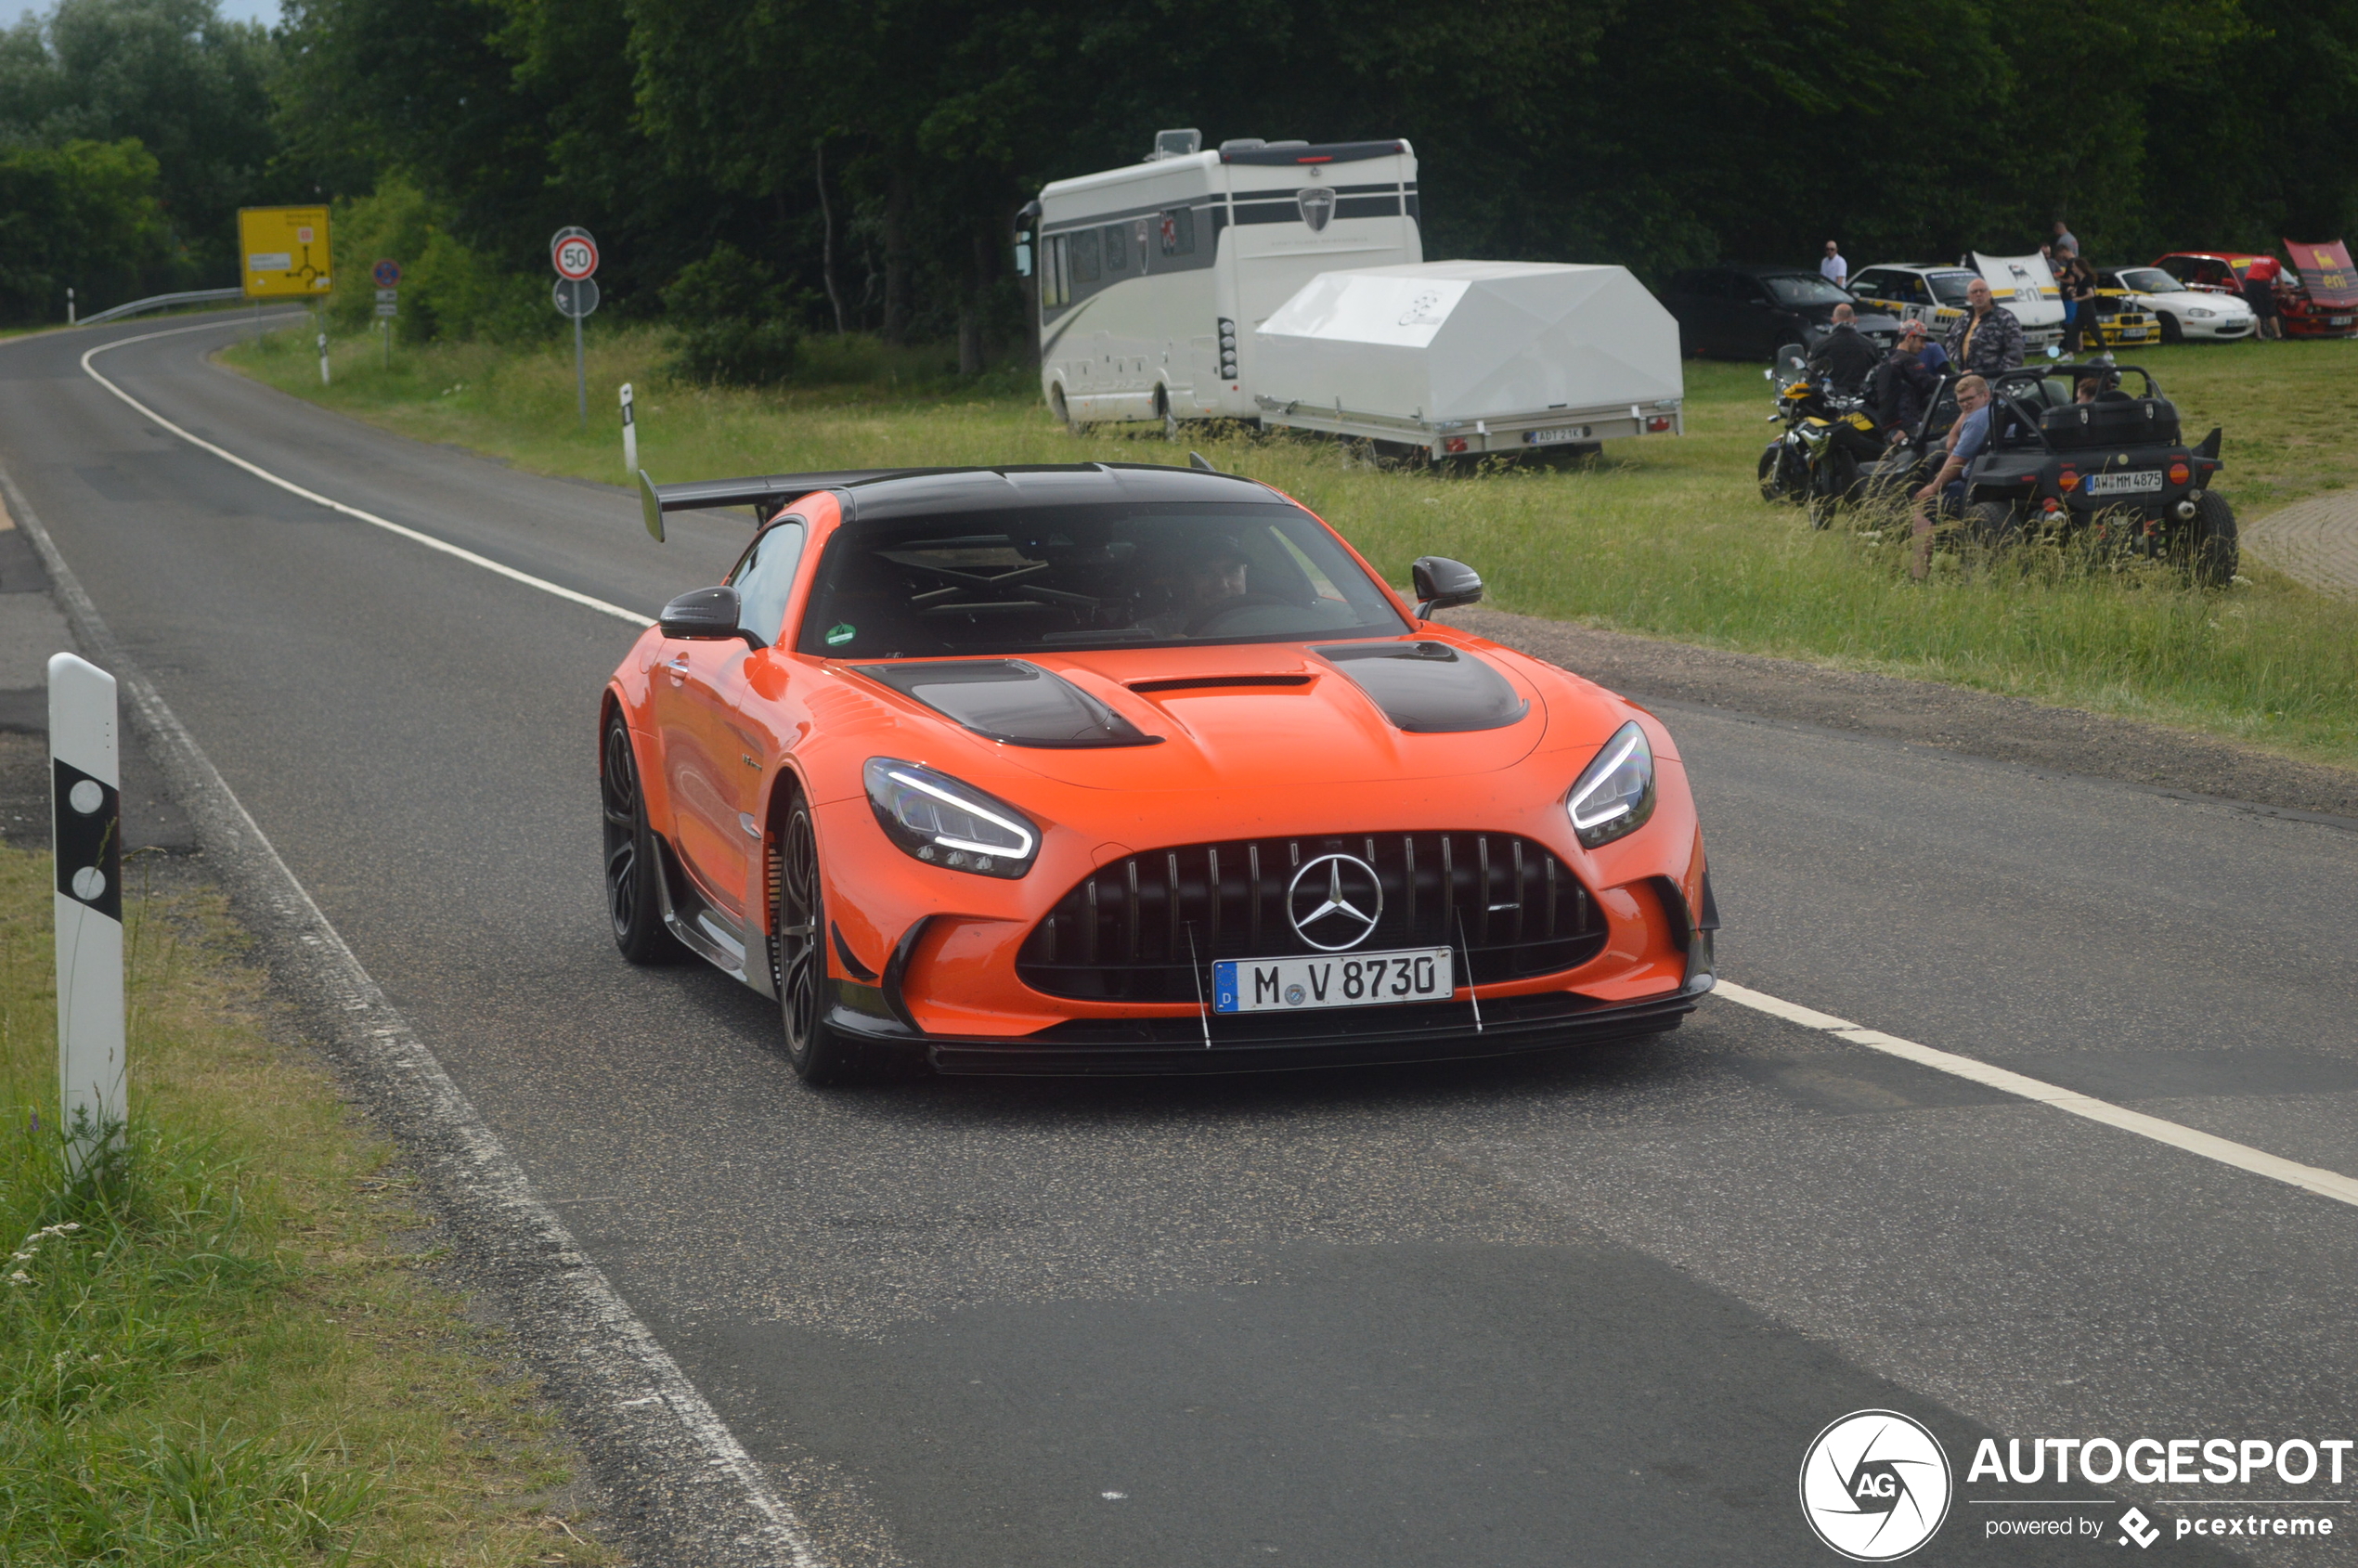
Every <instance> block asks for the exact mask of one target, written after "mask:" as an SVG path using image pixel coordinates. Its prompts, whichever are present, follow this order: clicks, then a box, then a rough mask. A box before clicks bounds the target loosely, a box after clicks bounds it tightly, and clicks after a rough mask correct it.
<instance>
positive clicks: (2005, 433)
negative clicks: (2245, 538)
mask: <svg viewBox="0 0 2358 1568" xmlns="http://www.w3.org/2000/svg"><path fill="white" fill-rule="evenodd" d="M2132 377H2133V378H2135V379H2136V380H2137V382H2141V383H2142V387H2143V390H2142V392H2140V393H2135V394H2132V393H2131V392H2129V391H2127V390H2124V388H2123V381H2124V379H2125V378H2132ZM1991 381H1992V385H1991V393H1992V396H1991V401H1990V406H1989V420H1990V434H1989V446H1988V447H1985V448H1984V449H1983V451H1982V453H1981V455H1980V456H1979V457H1977V458H1976V459H1975V460H1973V461H1972V463H1971V464H1969V465H1968V466H1967V468H1966V470H1965V473H1964V496H1963V506H1962V508H1961V509H1959V510H1961V511H1962V515H1963V522H1964V524H1965V525H1966V528H1967V529H1968V531H1969V532H1970V533H1971V534H1972V535H1973V536H1974V537H1975V538H1978V539H1980V540H1981V541H1982V542H1984V543H1987V544H1991V545H2002V544H2006V543H2009V542H2012V541H2013V540H2015V539H2017V538H2023V537H2025V536H2026V535H2029V534H2035V533H2040V532H2045V531H2055V530H2076V529H2089V530H2096V531H2099V532H2100V534H2101V537H2104V538H2107V539H2112V540H2116V541H2118V542H2119V543H2120V544H2122V545H2123V546H2125V548H2127V549H2128V550H2129V551H2131V552H2133V553H2137V554H2143V555H2148V556H2152V557H2155V558H2157V559H2163V560H2170V561H2175V562H2178V563H2180V564H2183V566H2184V567H2185V568H2186V570H2187V571H2188V572H2189V573H2190V574H2191V575H2192V576H2193V577H2194V579H2195V580H2196V582H2198V583H2201V584H2202V585H2203V586H2205V587H2207V588H2217V587H2221V586H2223V585H2224V584H2225V583H2226V582H2227V581H2228V580H2229V579H2230V578H2232V577H2234V576H2235V565H2236V561H2237V551H2236V545H2235V509H2234V508H2233V507H2231V506H2229V505H2228V504H2227V500H2226V498H2225V497H2223V496H2221V495H2220V494H2219V493H2218V492H2216V491H2215V490H2213V489H2212V488H2211V487H2210V486H2211V481H2212V480H2213V479H2214V478H2215V477H2216V476H2217V475H2218V473H2219V471H2220V469H2221V468H2222V467H2223V466H2225V465H2224V464H2223V463H2222V461H2221V460H2220V456H2219V446H2220V434H2221V433H2220V431H2219V430H2218V429H2217V428H2213V429H2212V431H2211V432H2210V434H2209V435H2206V436H2204V437H2203V439H2202V440H2201V441H2200V442H2199V443H2197V444H2196V445H2194V446H2192V447H2189V446H2187V445H2186V443H2185V441H2184V438H2183V434H2182V433H2181V432H2180V430H2179V428H2178V407H2177V405H2176V404H2174V403H2172V402H2170V400H2169V399H2168V398H2167V397H2164V396H2163V395H2162V393H2161V386H2160V383H2159V382H2156V381H2155V380H2154V378H2153V375H2152V373H2151V372H2149V371H2147V370H2146V369H2144V368H2143V367H2141V366H2136V365H2112V364H2107V363H2104V362H2102V361H2097V362H2093V363H2080V364H2055V365H2040V366H2036V367H2030V366H2026V367H2024V368H2022V369H2014V370H2007V371H2004V372H2002V373H2001V374H1999V375H1997V376H1995V377H1993V378H1991ZM2083 386H2084V387H2085V389H2086V392H2087V394H2089V395H2090V396H2089V397H2088V400H2085V401H2082V400H2081V397H2082V388H2083ZM1954 387H1955V383H1954V382H1950V384H1949V385H1947V386H1944V387H1943V388H1942V390H1941V395H1940V396H1939V397H1938V398H1937V399H1936V400H1935V402H1934V406H1933V407H1932V408H1931V409H1929V410H1928V411H1927V412H1926V414H1925V417H1924V424H1923V425H1922V426H1921V427H1920V428H1919V429H1918V430H1917V431H1915V432H1914V433H1912V434H1911V439H1910V440H1908V441H1907V442H1905V443H1904V444H1902V445H1901V446H1898V447H1894V448H1893V449H1892V450H1891V451H1889V452H1888V453H1886V454H1885V456H1884V457H1883V458H1881V459H1880V460H1877V461H1875V462H1872V463H1870V464H1867V465H1864V467H1863V469H1862V472H1861V473H1860V478H1859V486H1858V490H1857V491H1856V492H1854V493H1856V494H1860V495H1885V496H1900V495H1905V494H1907V493H1908V492H1909V491H1910V490H1912V489H1913V488H1914V487H1915V486H1919V485H1921V484H1923V483H1924V481H1925V480H1927V479H1929V478H1930V477H1931V476H1932V473H1933V472H1934V471H1935V470H1936V469H1937V467H1938V465H1939V463H1940V461H1941V459H1942V457H1943V455H1944V454H1943V447H1942V443H1941V439H1940V438H1941V436H1942V435H1943V434H1946V433H1947V431H1948V428H1949V426H1950V424H1952V423H1954V422H1955V421H1956V417H1957V399H1956V394H1955V390H1954Z"/></svg>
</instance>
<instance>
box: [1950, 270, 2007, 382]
mask: <svg viewBox="0 0 2358 1568" xmlns="http://www.w3.org/2000/svg"><path fill="white" fill-rule="evenodd" d="M1965 303H1966V304H1967V305H1971V306H1972V307H1973V308H1972V309H1971V310H1969V311H1967V312H1966V313H1965V314H1964V315H1963V316H1961V317H1958V318H1957V320H1956V322H1955V323H1954V324H1953V325H1952V326H1950V329H1949V336H1948V338H1947V340H1946V342H1945V343H1944V345H1943V346H1945V347H1946V348H1947V349H1948V350H1949V357H1950V360H1951V361H1952V362H1953V363H1954V364H1955V365H1956V367H1957V369H1960V370H1962V371H1963V372H1965V373H1967V374H1969V375H1976V376H1993V375H1996V374H1997V373H1998V372H1999V371H2001V370H2013V369H2019V368H2020V367H2021V365H2022V323H2021V322H2020V321H2018V320H2016V319H2015V313H2014V312H2013V311H2011V310H2005V309H2002V308H2001V307H2000V306H1999V304H1998V301H1997V299H1996V297H1995V296H1994V295H1992V294H1991V293H1990V292H1989V280H1988V279H1981V278H1976V279H1974V280H1973V281H1972V282H1971V283H1969V284H1967V285H1966V286H1965Z"/></svg>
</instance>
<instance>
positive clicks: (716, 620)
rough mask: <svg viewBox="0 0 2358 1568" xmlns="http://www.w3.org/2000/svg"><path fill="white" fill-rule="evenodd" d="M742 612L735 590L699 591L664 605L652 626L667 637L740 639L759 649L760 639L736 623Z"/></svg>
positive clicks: (702, 639) (708, 639)
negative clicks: (660, 614) (661, 612)
mask: <svg viewBox="0 0 2358 1568" xmlns="http://www.w3.org/2000/svg"><path fill="white" fill-rule="evenodd" d="M743 613H744V607H743V605H742V604H741V603H739V601H738V598H737V590H735V589H733V588H700V589H696V590H693V592H689V593H683V594H681V595H680V597H679V598H677V599H675V600H673V601H672V602H671V603H668V604H666V605H665V606H664V607H663V615H662V616H660V617H659V618H658V619H657V620H656V622H655V625H656V626H657V628H659V629H661V631H662V632H663V634H664V635H665V636H666V637H678V638H681V639H683V640H687V641H704V642H715V641H725V640H727V639H729V638H732V637H742V638H744V639H745V641H747V642H749V643H751V644H752V645H753V646H754V647H757V648H758V647H760V646H761V640H760V639H759V638H758V637H756V636H754V635H753V634H752V633H751V632H749V631H747V630H745V628H744V627H742V626H739V625H738V624H737V622H738V619H739V617H740V616H742V615H743Z"/></svg>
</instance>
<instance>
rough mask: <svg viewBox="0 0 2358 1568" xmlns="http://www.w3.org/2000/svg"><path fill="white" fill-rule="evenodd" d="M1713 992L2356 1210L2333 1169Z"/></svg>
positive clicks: (1757, 996) (1723, 986)
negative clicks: (2291, 1158)
mask: <svg viewBox="0 0 2358 1568" xmlns="http://www.w3.org/2000/svg"><path fill="white" fill-rule="evenodd" d="M1712 994H1713V995H1715V996H1724V997H1726V998H1727V999H1728V1000H1729V1001H1730V1002H1733V1003H1735V1004H1737V1005H1738V1006H1740V1007H1749V1008H1751V1009H1752V1010H1753V1011H1755V1012H1756V1013H1766V1014H1768V1015H1769V1016H1770V1017H1777V1018H1782V1019H1784V1020H1785V1021H1786V1022H1787V1023H1794V1024H1799V1025H1801V1026H1802V1027H1803V1028H1804V1029H1814V1030H1820V1031H1821V1032H1823V1033H1826V1034H1831V1035H1833V1037H1834V1038H1835V1039H1837V1040H1843V1041H1847V1042H1849V1043H1851V1044H1853V1045H1863V1046H1865V1047H1866V1048H1867V1049H1869V1050H1871V1051H1881V1052H1883V1053H1884V1054H1885V1056H1898V1057H1899V1058H1900V1059H1901V1060H1903V1061H1910V1062H1913V1063H1915V1064H1916V1065H1917V1066H1918V1067H1927V1068H1930V1069H1933V1070H1934V1071H1936V1072H1945V1073H1948V1074H1950V1076H1951V1077H1955V1078H1962V1079H1964V1080H1966V1081H1967V1082H1974V1083H1978V1084H1981V1085H1982V1086H1983V1087H1984V1088H1989V1089H1995V1090H1997V1091H1998V1092H1999V1093H2001V1094H2005V1095H2015V1096H2016V1097H2018V1098H2021V1099H2026V1100H2030V1101H2033V1102H2035V1103H2037V1104H2039V1105H2042V1106H2046V1107H2049V1108H2052V1109H2054V1110H2060V1111H2064V1112H2066V1113H2067V1114H2069V1115H2072V1116H2079V1117H2084V1118H2086V1119H2087V1120H2088V1121H2096V1122H2101V1123H2103V1124H2104V1125H2105V1126H2107V1127H2117V1128H2118V1129H2119V1130H2120V1131H2122V1132H2124V1133H2134V1134H2137V1135H2138V1136H2139V1137H2141V1138H2151V1139H2152V1140H2153V1141H2154V1142H2156V1143H2158V1144H2167V1145H2169V1146H2170V1147H2171V1148H2175V1149H2181V1150H2183V1151H2184V1152H2185V1153H2188V1154H2194V1155H2199V1156H2201V1157H2202V1158H2203V1159H2205V1160H2216V1161H2218V1162H2219V1163H2220V1164H2222V1165H2230V1166H2233V1167H2235V1169H2236V1170H2238V1171H2244V1172H2248V1173H2250V1174H2252V1175H2255V1176H2265V1177H2267V1178H2268V1179H2269V1180H2271V1181H2276V1182H2282V1183H2284V1184H2285V1185H2286V1186H2297V1187H2299V1188H2300V1189H2301V1190H2302V1191H2303V1192H2310V1193H2314V1194H2316V1195H2317V1196H2318V1197H2320V1198H2330V1199H2334V1200H2335V1201H2336V1202H2339V1203H2348V1204H2351V1205H2352V1206H2358V1178H2352V1177H2350V1176H2345V1175H2343V1174H2342V1173H2340V1172H2339V1171H2328V1170H2326V1169H2325V1168H2324V1167H2323V1166H2318V1165H2303V1164H2301V1163H2300V1161H2299V1160H2287V1159H2286V1158H2285V1157H2284V1156H2282V1155H2280V1154H2270V1153H2269V1152H2268V1151H2267V1150H2265V1149H2259V1148H2253V1147H2251V1146H2250V1145H2248V1144H2239V1143H2237V1142H2235V1140H2234V1139H2232V1138H2222V1137H2221V1136H2219V1135H2218V1134H2215V1133H2206V1132H2203V1131H2202V1130H2201V1129H2200V1128H2196V1127H2189V1126H2187V1125H2185V1124H2184V1123H2183V1122H2179V1121H2166V1120H2164V1119H2163V1118H2161V1117H2158V1116H2148V1115H2146V1114H2145V1113H2144V1111H2142V1110H2131V1109H2129V1108H2127V1107H2126V1106H2117V1105H2115V1104H2113V1103H2112V1102H2111V1101H2110V1100H2100V1099H2097V1098H2095V1097H2094V1096H2093V1095H2083V1094H2080V1093H2079V1091H2078V1090H2076V1089H2066V1088H2063V1087H2061V1086H2060V1085H2057V1084H2054V1083H2049V1082H2045V1081H2044V1080H2042V1079H2037V1078H2031V1077H2028V1076H2026V1075H2025V1074H2023V1073H2019V1072H2014V1071H2010V1070H2009V1069H2005V1068H2002V1067H1994V1066H1992V1065H1991V1064H1989V1063H1988V1062H1985V1061H1980V1060H1977V1059H1976V1058H1975V1057H1972V1056H1959V1055H1957V1054H1956V1053H1955V1052H1953V1051H1943V1050H1941V1049H1939V1048H1938V1047H1937V1046H1932V1045H1923V1044H1919V1043H1916V1042H1915V1041H1913V1040H1904V1039H1902V1038H1900V1037H1899V1036H1898V1035H1896V1034H1885V1032H1884V1031H1883V1030H1875V1029H1867V1028H1865V1027H1863V1026H1861V1025H1859V1024H1855V1023H1852V1022H1851V1021H1850V1020H1849V1019H1847V1018H1837V1017H1834V1016H1833V1014H1831V1013H1820V1012H1818V1011H1817V1010H1815V1009H1814V1008H1809V1007H1804V1006H1802V1005H1800V1004H1797V1003H1793V1002H1787V1001H1785V1000H1784V999H1783V998H1782V997H1778V996H1771V995H1769V993H1768V992H1767V991H1754V990H1752V989H1751V988H1750V987H1748V986H1740V985H1738V984H1736V983H1735V982H1734V981H1732V980H1730V979H1728V978H1725V977H1722V978H1721V979H1720V981H1719V983H1718V985H1717V987H1715V988H1714V990H1713V991H1712Z"/></svg>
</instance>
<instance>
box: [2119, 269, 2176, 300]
mask: <svg viewBox="0 0 2358 1568" xmlns="http://www.w3.org/2000/svg"><path fill="white" fill-rule="evenodd" d="M2120 286H2121V287H2122V288H2124V289H2130V290H2133V291H2135V292H2138V293H2141V294H2174V293H2176V292H2178V279H2175V278H2172V277H2170V274H2168V273H2166V272H2164V271H2162V270H2161V268H2159V267H2157V266H2134V267H2131V268H2130V269H2129V270H2128V271H2126V272H2124V273H2122V274H2121V275H2120Z"/></svg>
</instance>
